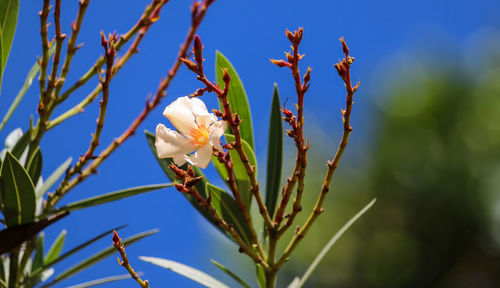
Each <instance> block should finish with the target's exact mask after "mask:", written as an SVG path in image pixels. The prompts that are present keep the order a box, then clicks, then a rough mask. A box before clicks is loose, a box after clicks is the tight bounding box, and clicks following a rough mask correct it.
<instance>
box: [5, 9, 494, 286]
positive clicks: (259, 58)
mask: <svg viewBox="0 0 500 288" xmlns="http://www.w3.org/2000/svg"><path fill="white" fill-rule="evenodd" d="M147 3H148V1H144V0H141V1H138V0H135V1H132V0H124V1H91V4H90V7H89V9H88V12H87V16H86V19H85V21H84V28H83V29H82V32H81V33H80V37H79V41H80V42H83V43H84V44H85V45H84V46H83V47H82V48H81V49H80V50H79V51H78V53H77V55H76V57H75V59H74V61H73V64H72V70H71V72H70V77H69V80H68V81H69V82H70V83H71V82H73V81H74V80H76V79H78V78H79V76H80V75H81V74H82V73H84V72H85V71H87V69H88V68H89V67H90V65H92V64H93V63H94V61H95V59H96V58H97V57H98V56H99V55H100V54H101V53H102V52H101V50H102V48H101V47H100V44H99V40H100V36H99V33H100V31H104V32H106V33H107V32H113V31H117V32H118V33H123V32H125V31H127V30H128V29H129V27H131V26H132V25H133V24H134V23H135V21H136V20H137V19H138V18H139V16H140V15H141V14H142V11H143V9H144V7H145V5H146V4H147ZM191 3H192V1H181V0H171V3H169V4H168V5H167V6H166V7H165V9H164V10H163V11H162V14H161V19H160V20H159V22H158V23H156V24H155V25H153V27H152V28H151V30H150V32H149V33H148V35H147V36H146V39H145V40H144V41H143V43H142V45H141V47H140V53H139V54H138V55H136V56H134V57H133V59H131V60H130V61H129V63H128V64H127V65H126V66H125V68H124V69H122V71H120V73H119V74H118V75H117V76H116V77H115V79H114V81H113V82H112V85H111V95H110V105H109V110H108V111H109V113H108V115H109V116H108V118H107V121H106V126H105V129H104V132H103V137H102V138H101V139H102V141H101V143H109V141H112V139H113V138H114V137H115V136H116V135H119V134H120V133H121V132H122V131H123V130H124V129H126V127H127V126H128V125H129V123H130V122H131V121H132V120H133V119H134V118H135V116H136V115H137V114H138V113H139V112H140V110H141V109H142V107H143V105H144V99H145V97H146V96H147V95H148V94H149V93H152V92H154V91H155V90H156V87H157V85H158V83H159V81H160V78H162V77H163V76H164V75H165V74H166V72H167V71H168V69H169V67H170V66H171V63H173V61H174V59H175V56H176V52H177V49H178V47H179V45H180V43H181V42H182V41H183V39H184V35H185V33H186V31H187V29H188V27H189V21H190V14H189V5H190V4H191ZM40 6H41V3H40V1H21V7H20V15H19V21H18V28H17V32H16V36H15V39H14V45H13V49H12V52H11V57H10V59H9V62H8V63H7V68H6V75H5V76H4V81H3V87H2V95H1V98H0V101H1V103H2V104H1V105H0V114H3V113H5V111H6V110H7V108H8V104H9V103H10V101H11V100H12V99H13V98H14V97H15V95H16V93H17V91H18V89H19V88H20V87H21V85H22V82H23V81H24V77H25V75H26V73H27V72H28V70H29V68H30V67H31V66H32V65H33V63H34V61H35V59H36V56H37V55H40V53H41V52H40V51H41V45H40V40H39V39H40V36H39V18H38V14H37V12H38V11H39V10H40ZM77 7H78V5H77V1H63V7H62V11H63V16H62V17H63V25H64V26H63V27H64V32H66V33H69V27H70V23H71V21H73V19H74V17H75V15H76V10H77ZM499 15H500V2H499V1H496V0H478V1H474V3H472V2H471V1H444V0H442V1H430V0H424V1H416V2H415V1H413V2H412V1H407V2H402V1H388V0H383V1H330V0H322V1H320V0H317V1H298V0H287V1H284V0H272V1H263V0H259V1H242V0H217V1H216V3H215V4H214V5H213V6H212V8H211V9H210V10H209V12H208V15H207V17H206V19H205V21H204V22H203V24H202V26H201V28H200V30H199V35H200V36H201V38H202V40H203V43H204V45H205V58H206V59H207V60H206V67H207V70H208V71H210V70H213V64H214V55H215V50H216V49H218V50H220V51H222V52H223V53H224V54H225V55H226V56H227V57H228V58H229V59H230V60H231V62H232V63H233V65H234V66H235V67H236V69H237V71H238V73H239V75H240V77H241V78H242V80H243V83H244V85H245V88H246V91H247V94H248V97H249V102H250V105H251V108H252V116H253V121H254V129H255V135H256V139H255V140H256V141H255V142H256V155H257V158H258V160H259V161H260V163H261V164H260V167H261V168H260V170H259V171H260V175H259V178H260V179H261V181H264V179H265V177H264V175H265V174H264V172H265V171H264V170H265V168H264V167H265V159H266V154H267V151H266V146H267V133H268V126H269V123H268V115H269V110H270V104H271V96H272V88H273V83H274V82H277V83H278V85H279V88H280V92H281V98H282V101H284V100H285V99H286V98H288V97H289V101H288V104H287V105H288V106H290V107H292V103H293V101H294V99H295V95H294V88H293V86H292V85H293V84H292V81H291V76H290V74H289V72H288V71H286V70H284V69H278V68H277V67H275V66H273V65H272V64H270V63H269V60H268V59H269V58H279V57H282V56H283V54H282V51H284V50H287V49H288V46H289V43H288V42H287V39H286V38H285V36H284V31H285V29H286V28H288V29H291V30H293V29H297V28H298V27H299V26H300V27H304V40H303V44H302V46H301V47H302V52H303V53H305V54H306V57H305V58H304V60H303V61H302V65H304V66H303V67H302V70H303V71H305V68H306V67H307V65H308V66H311V67H312V68H313V72H312V82H311V83H312V86H311V89H310V90H309V92H308V94H307V97H306V101H305V105H306V113H305V116H306V125H307V126H306V134H307V137H309V139H310V140H311V146H312V147H313V149H311V150H310V151H311V152H310V157H309V158H310V159H311V160H310V164H309V167H310V168H309V170H308V176H307V183H306V185H308V186H306V187H308V188H307V189H306V199H305V204H304V208H305V211H307V210H308V209H310V208H311V207H312V205H313V201H314V198H315V196H316V195H317V191H319V187H320V184H321V179H322V176H321V175H323V173H324V171H325V166H324V164H325V161H326V160H327V159H330V158H331V157H332V155H333V153H334V151H335V149H336V146H337V142H338V139H339V137H340V135H341V119H340V115H339V110H340V108H341V107H343V105H344V104H343V103H344V99H345V98H344V90H343V86H342V82H341V81H340V80H339V79H338V77H337V75H336V72H335V71H334V69H333V67H332V64H334V63H335V62H336V61H337V60H338V59H339V58H341V56H342V55H341V53H340V52H341V50H340V45H339V42H338V41H337V39H338V38H339V37H341V36H344V37H345V39H346V40H347V42H348V43H349V46H350V47H351V53H352V55H353V56H354V57H355V58H356V62H355V64H354V66H353V68H352V71H353V79H354V80H355V81H357V80H361V87H360V90H359V92H358V93H357V94H356V99H355V102H356V103H355V106H354V112H353V126H354V129H355V130H354V133H353V135H352V137H351V143H350V146H349V147H348V149H347V153H346V155H345V158H344V159H343V161H342V163H341V167H340V169H339V171H338V174H337V175H336V177H335V179H334V184H333V190H332V192H331V194H330V195H329V197H328V203H327V204H326V207H325V208H326V213H325V214H323V216H322V217H321V218H320V220H319V221H318V223H317V225H316V226H315V227H313V229H312V230H311V233H310V234H309V235H308V238H307V239H306V241H309V244H307V245H302V246H301V247H300V248H299V249H297V251H296V253H295V254H294V256H293V258H292V261H291V262H290V263H288V264H287V265H286V266H285V271H283V273H282V274H281V276H280V277H281V278H280V281H279V286H280V287H286V285H287V283H289V281H290V280H291V279H292V278H293V276H294V275H297V274H299V275H301V274H302V273H303V272H304V270H305V269H306V268H307V266H308V264H309V263H310V262H311V261H312V259H313V258H314V256H315V255H316V254H317V253H318V252H319V250H320V249H321V247H322V246H323V245H324V244H326V242H327V241H328V239H329V238H330V237H331V236H332V235H333V234H334V233H335V232H336V230H337V229H339V228H340V227H341V226H342V225H343V223H344V222H345V221H347V220H348V219H349V218H350V217H351V216H352V215H354V214H355V213H356V211H357V210H359V209H360V208H361V207H362V206H364V205H365V204H366V203H367V202H368V201H369V200H370V199H371V198H372V197H377V199H378V201H377V203H376V205H375V206H374V208H372V210H371V211H370V212H369V213H367V214H366V215H365V216H364V217H363V218H362V219H361V221H359V222H358V223H357V224H355V226H354V227H353V228H352V230H350V231H349V232H347V233H346V234H345V235H344V236H343V238H342V239H341V240H340V241H339V243H338V244H336V246H334V248H333V249H332V251H331V252H330V253H329V254H328V257H327V258H326V259H325V260H324V262H323V263H322V265H320V267H319V268H318V270H316V272H315V273H314V274H313V276H312V277H311V279H310V282H309V283H308V287H498V286H500V274H498V271H499V268H500V197H499V195H500V194H499V190H500V180H499V179H500V17H499ZM210 74H213V73H210ZM96 81H97V80H95V79H94V81H93V82H92V83H91V84H89V85H88V87H86V88H84V89H82V90H80V91H79V92H78V93H75V94H74V95H73V96H72V97H73V99H72V100H70V101H69V102H70V103H68V104H66V105H65V106H63V107H61V108H60V109H59V110H57V111H56V113H55V115H57V114H59V113H61V112H64V111H65V109H67V108H69V107H71V106H72V105H71V104H73V105H74V104H75V103H77V102H78V101H79V100H80V99H82V98H83V97H85V96H86V93H88V92H90V91H91V89H93V87H94V86H95V85H96V84H97V82H96ZM199 87H200V85H199V83H197V81H196V80H195V77H194V76H193V75H192V74H191V73H190V72H189V71H187V70H186V69H181V71H180V73H179V74H178V76H177V77H176V78H175V80H174V82H173V84H172V86H171V87H170V89H169V90H168V96H167V97H166V98H165V100H164V103H163V104H164V105H167V104H168V103H169V102H171V101H173V100H174V99H176V98H177V97H179V96H183V95H186V94H189V93H192V92H193V91H194V90H195V89H196V88H199ZM37 90H38V88H37V85H36V83H35V85H33V87H32V88H31V90H30V91H29V92H28V94H27V96H26V97H25V99H24V100H23V102H22V103H21V106H20V107H19V108H18V110H17V111H16V112H15V114H14V116H13V118H12V120H11V121H10V122H9V124H8V125H7V127H6V128H5V129H4V131H2V134H1V135H0V137H1V138H4V137H5V136H6V134H7V133H8V131H10V130H13V129H15V128H16V127H22V128H23V129H24V130H25V129H26V128H27V126H28V119H29V116H30V115H35V112H36V103H37V99H38V96H37ZM204 100H205V101H206V102H207V103H208V104H207V105H208V106H209V107H212V108H214V107H216V103H215V97H213V96H206V97H205V98H204ZM97 111H98V108H97V105H93V106H92V107H89V108H87V109H86V111H85V113H83V114H80V115H77V116H76V117H74V118H72V119H71V120H69V121H67V122H65V123H64V124H63V125H60V126H59V127H57V128H56V129H54V130H53V131H51V132H50V133H49V134H47V135H46V137H45V138H44V140H43V142H42V145H41V148H42V151H43V152H44V171H43V174H42V175H43V176H44V177H48V175H49V174H50V172H51V171H52V170H54V169H55V168H56V167H57V166H59V165H60V164H61V163H62V162H63V161H64V160H66V159H67V157H69V156H72V157H73V159H76V158H77V157H78V156H79V155H80V154H81V153H83V151H85V149H86V148H87V147H88V142H89V141H90V133H91V131H92V130H93V129H94V126H95V118H96V117H97ZM161 112H162V108H159V109H158V110H157V111H156V113H153V114H152V115H151V116H150V117H149V118H148V119H147V120H146V121H145V123H144V124H143V125H142V127H141V128H140V129H139V130H140V133H138V134H137V135H135V136H134V137H133V138H132V139H130V140H129V141H127V142H126V143H125V144H124V145H123V146H122V147H121V148H120V149H119V150H118V151H117V152H116V153H114V154H113V155H112V156H111V157H110V159H109V160H107V161H106V163H104V164H103V165H102V166H101V168H100V169H99V174H98V175H97V176H93V177H91V178H89V179H88V180H87V181H86V182H85V183H84V184H82V185H80V186H78V187H77V188H76V189H74V190H73V191H72V192H71V193H70V194H69V195H68V196H67V197H66V198H65V199H64V200H63V201H62V203H61V204H64V203H69V202H72V201H75V200H78V199H81V198H86V197H90V196H93V195H98V194H101V193H105V192H109V191H114V190H119V189H122V188H126V187H130V186H136V185H144V184H152V183H162V182H166V181H167V179H166V178H165V176H164V174H163V173H162V172H161V170H160V168H159V166H158V164H157V163H156V161H155V159H154V157H153V156H152V155H151V153H150V151H149V148H148V146H147V143H146V140H145V138H144V136H143V134H142V130H143V129H148V130H154V128H155V126H156V124H157V123H159V122H163V123H166V122H167V121H166V119H164V118H163V117H162V116H161ZM285 139H286V138H285ZM285 142H286V143H287V144H286V145H287V151H286V155H287V157H286V160H285V161H286V163H290V164H288V165H287V166H290V167H291V165H292V164H291V163H292V162H293V159H294V153H293V145H292V144H291V143H290V141H288V139H286V140H285ZM286 169H288V170H290V169H291V168H286ZM206 174H208V175H209V177H213V178H215V177H216V174H215V173H214V171H212V169H211V168H209V169H208V171H207V173H206ZM219 183H220V182H219ZM304 216H305V213H303V215H302V217H304ZM301 219H303V218H299V222H298V223H300V220H301ZM121 224H128V227H127V228H125V229H123V230H122V232H121V235H122V236H130V235H132V234H135V233H137V232H140V231H144V230H148V229H151V228H159V229H160V232H159V233H158V234H156V235H154V236H152V237H150V238H148V239H146V240H144V241H142V242H139V243H137V244H135V245H133V246H131V247H128V248H127V251H128V255H129V257H130V259H131V260H132V261H133V264H134V267H135V268H136V269H137V270H139V271H143V272H144V273H145V278H146V279H149V280H150V283H151V285H152V287H198V286H197V285H196V284H195V283H193V282H191V281H190V280H186V279H184V278H182V277H181V276H178V275H176V274H174V273H171V272H169V271H166V270H163V269H161V268H157V267H155V266H152V265H150V264H147V263H143V262H141V261H140V260H138V259H137V258H136V257H137V256H140V255H144V256H157V257H163V258H168V259H172V260H175V261H180V262H183V263H186V264H188V265H191V266H193V267H196V268H199V269H201V270H203V271H206V272H208V273H210V274H212V275H215V276H216V277H217V278H220V279H223V280H224V281H226V282H227V283H228V284H230V285H235V284H234V283H233V282H231V280H229V279H227V277H226V276H225V275H223V273H221V272H220V271H219V270H218V269H217V268H216V267H215V266H213V265H212V264H211V263H210V259H215V260H217V261H219V262H221V263H224V264H227V265H229V266H233V267H234V270H237V271H241V274H243V275H244V278H245V279H248V280H249V282H251V281H252V278H253V272H254V271H253V270H252V268H251V265H250V263H249V261H247V260H246V259H245V257H243V256H240V257H234V256H233V255H236V254H237V253H235V251H236V247H235V246H234V245H233V244H231V243H229V241H227V240H226V239H225V238H224V237H221V236H220V235H218V234H217V232H216V231H215V229H213V228H212V227H211V226H209V225H208V224H207V223H206V222H205V220H204V219H203V218H202V217H200V216H198V215H197V213H196V212H195V210H194V209H193V208H192V207H191V206H190V205H189V204H188V203H187V201H186V200H185V199H184V197H182V196H181V195H179V193H178V192H177V191H175V190H174V189H165V190H162V191H157V192H152V193H150V194H145V195H142V196H138V197H134V198H130V199H126V200H122V201H119V202H115V203H112V204H108V205H104V206H99V207H95V208H91V209H87V210H84V211H76V212H74V213H72V214H71V216H70V217H67V218H66V219H64V220H62V221H61V222H60V223H57V224H56V225H53V226H51V227H49V228H48V229H46V231H45V232H46V241H51V240H53V239H55V237H56V236H57V234H58V233H59V232H60V231H61V229H67V231H68V235H67V241H66V244H65V247H66V249H68V248H69V247H72V246H74V245H77V244H78V243H81V242H83V241H84V240H86V239H88V238H89V237H91V236H92V235H95V234H98V233H100V232H101V231H105V230H107V229H109V228H110V227H113V226H118V225H121ZM110 244H111V239H105V240H102V241H100V242H98V243H97V244H95V245H93V246H92V247H90V248H87V249H86V250H84V251H83V252H81V253H79V254H78V255H75V256H74V257H72V258H71V259H69V260H68V261H66V262H64V263H65V264H59V265H58V266H56V267H55V268H56V273H57V271H61V270H63V269H64V267H65V266H66V265H69V264H71V263H75V262H77V261H78V260H79V259H82V258H84V257H86V256H89V255H91V254H93V253H94V252H95V251H98V250H100V249H101V248H103V247H105V246H108V245H110ZM236 256H238V255H236ZM124 272H125V271H124V270H122V268H121V267H120V266H119V265H118V264H117V263H116V259H115V257H110V258H109V259H107V260H106V261H104V262H101V263H99V264H97V265H95V266H94V267H92V268H91V269H89V270H86V271H85V272H83V273H81V274H79V275H77V276H75V277H74V278H72V279H70V280H68V281H65V282H62V283H60V284H59V285H58V286H57V287H67V286H70V285H72V284H75V283H79V282H84V281H87V280H92V279H95V278H100V277H104V276H108V275H117V274H123V273H124ZM251 283H252V284H255V283H254V282H251ZM135 286H136V283H134V282H133V281H128V280H126V281H123V282H118V283H114V284H109V285H108V286H107V287H135Z"/></svg>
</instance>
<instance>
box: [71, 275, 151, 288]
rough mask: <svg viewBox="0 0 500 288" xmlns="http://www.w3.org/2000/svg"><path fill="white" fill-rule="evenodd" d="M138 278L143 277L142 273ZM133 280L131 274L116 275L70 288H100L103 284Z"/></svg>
mask: <svg viewBox="0 0 500 288" xmlns="http://www.w3.org/2000/svg"><path fill="white" fill-rule="evenodd" d="M137 275H138V276H141V273H137ZM129 278H132V276H130V274H123V275H116V276H109V277H104V278H99V279H96V280H92V281H88V282H85V283H80V284H76V285H72V286H69V287H68V288H87V287H94V286H99V285H102V284H106V283H110V282H115V281H120V280H125V279H129Z"/></svg>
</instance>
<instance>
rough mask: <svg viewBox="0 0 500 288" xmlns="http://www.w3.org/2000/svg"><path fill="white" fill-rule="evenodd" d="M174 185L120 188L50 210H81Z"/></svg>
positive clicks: (54, 211)
mask: <svg viewBox="0 0 500 288" xmlns="http://www.w3.org/2000/svg"><path fill="white" fill-rule="evenodd" d="M172 186H173V184H172V183H167V184H155V185H145V186H138V187H133V188H128V189H124V190H120V191H115V192H111V193H107V194H102V195H98V196H95V197H91V198H87V199H83V200H79V201H76V202H73V203H70V204H68V205H65V206H63V207H60V208H57V209H55V210H53V211H50V213H57V212H60V211H74V210H79V209H82V208H87V207H92V206H96V205H100V204H104V203H108V202H112V201H116V200H120V199H123V198H127V197H131V196H135V195H139V194H142V193H146V192H151V191H154V190H158V189H162V188H167V187H172Z"/></svg>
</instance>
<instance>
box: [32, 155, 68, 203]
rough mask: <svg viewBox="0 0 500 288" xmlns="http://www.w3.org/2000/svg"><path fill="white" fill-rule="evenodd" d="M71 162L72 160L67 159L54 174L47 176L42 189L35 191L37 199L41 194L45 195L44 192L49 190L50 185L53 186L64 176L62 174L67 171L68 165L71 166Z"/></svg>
mask: <svg viewBox="0 0 500 288" xmlns="http://www.w3.org/2000/svg"><path fill="white" fill-rule="evenodd" d="M71 160H72V158H71V157H69V158H68V159H67V160H66V161H64V163H63V164H61V165H60V166H59V167H57V169H56V170H55V171H54V172H52V174H51V175H50V176H49V178H47V180H45V182H44V183H43V185H42V187H41V188H40V189H39V190H37V191H36V197H37V198H40V197H42V196H43V194H45V192H47V191H48V190H49V189H50V187H52V185H54V184H55V183H56V182H57V180H59V178H61V176H62V175H63V174H64V172H66V170H67V169H68V167H69V165H71Z"/></svg>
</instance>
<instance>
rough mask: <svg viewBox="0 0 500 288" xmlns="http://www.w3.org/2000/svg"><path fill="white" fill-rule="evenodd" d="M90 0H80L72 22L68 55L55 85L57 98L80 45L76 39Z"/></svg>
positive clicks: (55, 96)
mask: <svg viewBox="0 0 500 288" xmlns="http://www.w3.org/2000/svg"><path fill="white" fill-rule="evenodd" d="M89 3H90V0H80V1H79V2H78V4H79V7H78V13H77V15H76V19H75V21H73V23H71V31H72V32H71V36H70V38H69V40H68V47H67V50H66V57H65V58H64V64H63V67H62V70H61V74H60V75H59V81H58V83H57V85H56V87H55V93H54V98H55V99H57V98H58V96H59V92H60V91H61V88H62V86H63V85H64V82H65V81H66V76H67V75H68V72H69V67H70V66H71V61H72V60H73V56H74V55H75V53H76V50H78V48H79V46H77V45H76V40H77V38H78V34H79V33H80V29H81V27H82V22H83V18H84V17H85V12H86V11H87V7H88V6H89Z"/></svg>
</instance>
